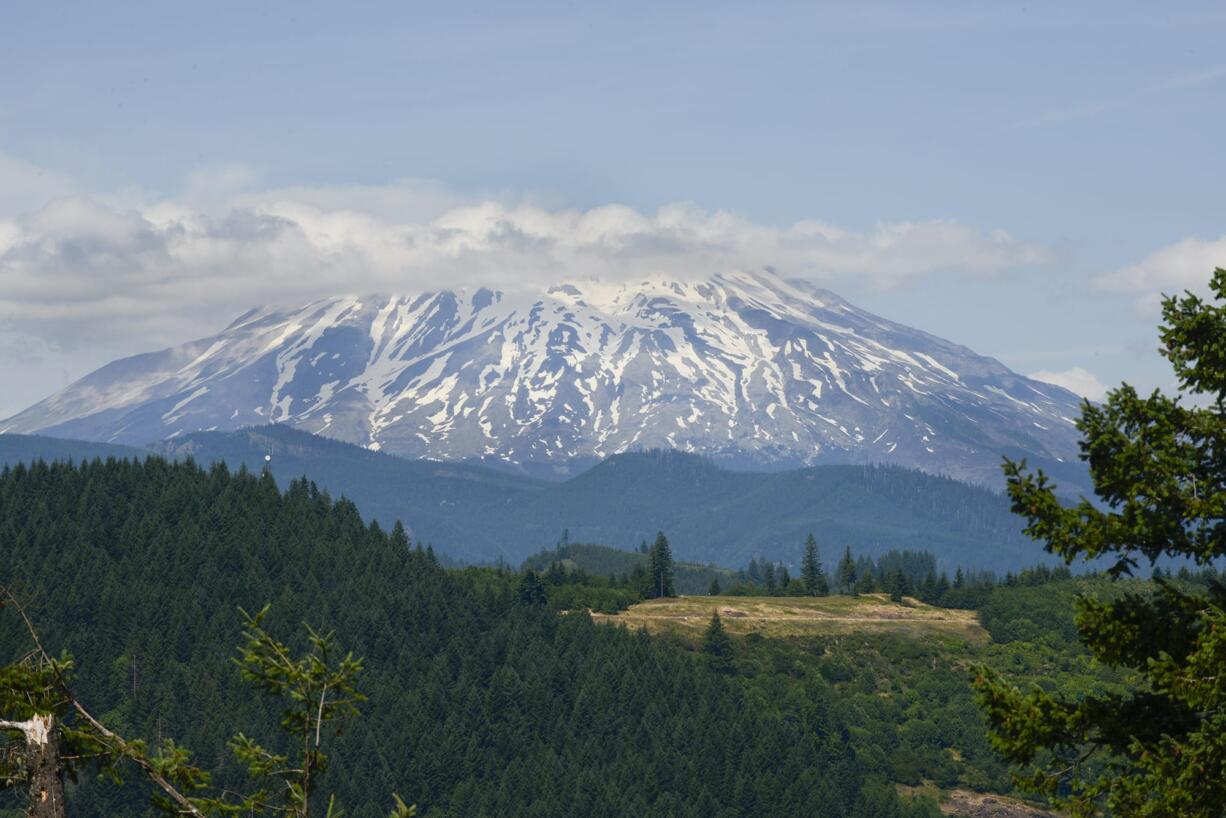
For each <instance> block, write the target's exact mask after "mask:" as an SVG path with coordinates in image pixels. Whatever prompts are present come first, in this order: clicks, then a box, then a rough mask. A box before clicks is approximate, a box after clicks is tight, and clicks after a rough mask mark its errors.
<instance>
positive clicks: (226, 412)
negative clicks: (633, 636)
mask: <svg viewBox="0 0 1226 818" xmlns="http://www.w3.org/2000/svg"><path fill="white" fill-rule="evenodd" d="M1078 403H1079V401H1078V398H1077V397H1076V396H1075V395H1073V394H1072V393H1071V392H1068V391H1066V390H1064V389H1061V388H1059V387H1056V386H1052V385H1050V384H1046V383H1040V382H1037V381H1034V380H1030V379H1028V378H1025V377H1022V376H1020V375H1017V374H1015V373H1013V372H1011V371H1010V370H1009V369H1007V368H1006V367H1005V366H1003V365H1002V364H1000V363H999V362H997V361H995V360H993V359H991V358H986V357H983V356H980V355H976V354H975V353H974V352H972V351H971V350H969V349H967V348H965V347H962V346H959V345H957V344H953V343H950V342H948V341H944V340H942V339H940V338H937V337H934V336H932V335H929V334H927V333H924V332H921V331H918V330H914V329H910V328H908V327H904V326H901V325H899V324H895V323H892V322H890V321H886V320H884V319H881V318H878V317H876V316H874V315H871V314H869V313H867V312H865V311H863V310H860V309H858V308H856V307H854V306H852V305H851V304H849V303H847V302H846V301H844V300H843V299H841V298H839V297H838V296H836V295H834V294H833V293H830V292H828V291H825V290H821V289H817V288H815V287H812V286H810V285H808V284H804V283H798V282H792V281H785V280H783V279H781V278H779V277H778V276H776V275H774V274H773V273H771V272H756V273H737V274H729V275H717V276H714V277H711V278H709V279H707V280H704V281H699V282H683V281H670V280H665V279H661V278H653V279H648V280H645V281H639V282H634V283H629V284H607V283H591V282H575V283H568V284H560V285H555V286H553V287H550V288H549V289H548V290H546V291H544V292H498V291H493V290H490V289H485V288H481V289H475V290H455V291H453V290H443V291H438V292H429V293H422V294H418V295H400V296H368V297H337V298H328V299H324V300H321V301H316V302H313V303H311V304H308V305H306V306H303V307H299V308H296V309H272V308H261V309H256V310H252V311H250V312H248V313H246V314H245V315H243V316H241V317H240V318H239V319H237V320H236V321H235V322H234V323H233V324H231V325H230V326H229V327H227V328H226V329H225V330H223V331H222V332H221V333H219V334H218V335H215V336H213V337H211V338H205V339H202V340H199V341H193V342H190V343H186V344H182V345H180V346H177V347H173V348H170V349H166V350H162V351H160V352H152V353H148V354H144V355H137V356H134V357H131V358H126V359H123V360H120V361H116V362H114V363H111V364H109V365H107V366H105V367H103V368H101V369H99V370H97V371H95V372H94V373H92V374H90V375H88V376H86V377H84V378H82V379H81V380H79V381H77V382H76V383H74V384H72V385H70V386H69V387H67V388H65V389H64V390H63V391H61V392H59V393H58V394H56V395H53V396H52V397H50V398H47V399H46V400H44V401H42V402H41V403H38V404H36V405H35V406H33V407H30V408H29V409H27V410H25V411H23V412H21V413H20V414H18V415H16V416H14V417H12V418H10V419H8V420H7V421H0V432H5V431H7V432H24V433H30V432H41V433H45V434H54V435H58V436H63V437H74V438H80V439H86V440H98V441H107V442H116V443H132V444H138V445H143V444H148V443H151V442H153V441H156V440H159V439H164V438H170V437H174V436H177V435H182V434H186V433H190V432H194V431H198V430H214V429H215V430H231V429H237V428H241V427H245V426H251V425H255V424H262V423H270V422H277V423H285V424H290V425H293V426H296V427H298V428H301V429H304V430H306V431H310V432H314V433H318V434H323V435H327V436H330V437H335V438H339V439H341V440H345V441H349V442H353V443H358V444H360V445H363V446H367V447H369V448H372V449H380V450H383V451H387V452H391V453H396V454H400V455H405V456H409V457H427V458H435V459H440V460H482V461H487V462H491V463H503V464H508V465H514V466H517V467H519V468H523V469H527V470H534V469H535V470H540V469H542V468H543V469H546V470H548V469H558V470H565V469H566V468H569V467H571V465H572V464H575V463H576V462H579V463H583V462H591V461H594V460H596V459H598V458H602V457H605V456H608V455H610V454H615V453H618V452H622V451H627V450H633V449H644V448H651V447H661V448H675V449H680V450H684V451H694V452H700V453H703V454H705V455H707V456H709V457H711V458H713V459H715V460H716V461H718V462H723V463H725V464H727V465H731V466H737V467H744V468H783V467H788V466H796V465H804V464H812V463H818V462H825V463H837V462H858V463H866V462H886V463H896V464H900V465H906V466H912V467H917V468H920V469H923V470H925V471H929V472H933V473H941V474H946V475H949V476H953V477H958V478H962V479H967V480H971V481H973V482H982V483H991V484H993V485H996V484H998V483H999V479H1000V478H999V462H1000V456H1001V455H1002V454H1009V455H1013V456H1017V455H1024V456H1028V457H1030V458H1031V460H1032V462H1037V463H1039V464H1041V465H1047V466H1050V467H1055V471H1057V473H1059V472H1060V471H1061V464H1069V466H1071V465H1072V464H1073V463H1074V462H1075V461H1076V454H1077V443H1076V441H1077V432H1076V430H1075V428H1074V426H1073V421H1072V418H1074V417H1075V416H1076V415H1077V414H1078ZM1070 473H1072V470H1071V469H1070Z"/></svg>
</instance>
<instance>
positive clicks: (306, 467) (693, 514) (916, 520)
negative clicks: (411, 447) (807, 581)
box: [0, 426, 1030, 593]
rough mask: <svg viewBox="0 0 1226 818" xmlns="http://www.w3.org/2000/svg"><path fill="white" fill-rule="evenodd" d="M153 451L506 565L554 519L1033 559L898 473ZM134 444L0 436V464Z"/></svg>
mask: <svg viewBox="0 0 1226 818" xmlns="http://www.w3.org/2000/svg"><path fill="white" fill-rule="evenodd" d="M162 448H163V450H164V451H165V452H166V453H167V454H168V455H173V456H177V457H181V458H186V457H193V458H195V460H196V462H198V463H201V464H204V465H205V466H208V465H209V464H211V463H214V462H219V461H224V462H226V463H228V464H229V466H230V468H232V469H237V468H238V467H239V466H240V465H244V464H245V465H246V466H247V467H248V468H249V469H250V470H251V471H253V472H255V473H257V474H258V473H259V472H260V471H262V470H263V469H264V468H265V466H266V464H265V462H264V457H265V455H266V454H269V453H271V454H272V461H271V462H270V463H268V464H267V466H268V469H269V471H270V473H271V474H272V475H273V477H275V478H276V481H277V484H278V485H280V486H281V487H282V488H284V487H286V486H288V485H289V483H290V481H292V480H294V479H296V478H301V477H303V476H304V475H306V476H308V477H309V478H310V479H311V480H312V481H313V482H314V483H315V484H317V485H318V486H319V487H320V488H321V489H324V490H327V491H329V492H331V493H332V495H333V496H337V497H339V496H344V497H347V498H349V499H350V500H352V501H353V502H354V503H356V505H357V506H358V508H359V509H360V510H361V512H362V515H363V517H364V518H365V519H367V520H371V519H375V520H378V521H379V522H380V524H382V525H383V526H384V527H385V528H390V527H391V525H392V524H393V523H394V522H395V521H396V520H398V519H402V520H407V521H411V522H412V525H413V529H414V537H416V538H421V539H422V540H425V541H429V542H432V543H434V544H435V546H436V547H439V548H440V549H441V550H442V552H443V553H444V554H447V555H449V556H450V557H453V558H457V559H463V560H468V561H470V562H481V561H492V560H494V559H495V558H497V556H498V555H500V554H501V555H504V556H505V557H507V558H508V559H510V560H513V561H516V562H517V561H518V560H520V559H522V558H524V557H527V556H528V555H529V554H532V553H534V552H536V551H538V550H540V549H541V548H543V547H546V546H551V545H553V544H554V541H555V539H556V537H557V532H559V531H561V530H562V529H563V528H566V529H568V530H569V533H570V540H571V542H597V543H607V544H610V545H614V546H618V547H621V548H625V549H628V550H629V549H633V547H634V546H636V545H637V544H638V542H639V541H640V540H641V539H646V538H650V537H652V536H654V533H655V529H656V528H662V529H663V530H665V531H666V532H668V535H669V539H670V542H671V544H672V547H673V551H674V556H675V557H676V558H678V559H686V560H691V561H695V562H700V563H706V562H716V563H719V564H722V565H743V564H744V563H745V562H747V561H748V560H749V558H750V557H751V556H753V555H754V554H760V555H764V556H766V557H767V558H768V559H770V560H772V561H775V562H781V561H782V562H785V563H787V564H789V565H798V564H799V563H800V558H801V544H802V543H803V542H804V539H805V535H806V533H807V532H815V533H816V534H817V535H818V537H820V538H821V539H822V541H823V542H836V543H846V544H849V545H851V547H852V548H853V550H854V551H855V552H856V553H857V554H866V555H867V554H873V555H877V554H881V553H883V552H884V551H887V550H889V549H891V548H894V549H903V548H912V549H924V550H928V551H932V552H934V553H937V554H939V555H940V556H941V559H942V561H943V562H947V563H948V564H950V565H964V566H969V567H973V568H976V569H994V570H1002V571H1003V570H1006V569H1010V568H1012V569H1016V568H1019V567H1021V566H1022V565H1024V564H1028V563H1029V562H1030V560H1029V559H1028V558H1024V557H1022V556H1021V555H1022V554H1024V551H1023V548H1024V546H1025V544H1026V540H1025V538H1024V537H1023V536H1022V535H1021V534H1020V533H1019V532H1018V530H1017V525H1016V521H1015V518H1013V516H1012V515H1011V514H1010V513H1009V507H1008V503H1007V502H1006V501H1005V500H1004V498H1002V497H1001V496H1000V495H999V494H996V493H994V492H991V491H987V490H985V489H982V488H976V487H972V486H968V485H966V484H965V483H960V482H958V481H956V480H952V479H948V478H942V477H935V476H932V475H928V474H924V473H922V472H918V471H913V470H908V469H903V468H898V467H887V466H853V465H830V466H814V467H811V468H805V469H793V470H787V471H782V472H772V473H752V472H735V471H729V470H727V469H722V468H719V467H718V466H716V465H714V464H712V463H711V462H709V461H707V460H704V459H703V458H701V457H699V456H697V455H689V454H685V453H680V452H638V453H626V454H623V455H616V456H614V457H611V458H609V459H608V460H607V461H605V462H603V463H600V464H598V465H596V466H595V467H593V468H591V469H589V470H587V471H585V472H583V473H581V474H578V475H577V476H575V477H572V478H570V479H568V480H566V481H563V482H559V483H554V482H547V481H542V480H535V479H532V478H527V477H524V476H522V475H513V474H507V473H503V472H499V471H495V470H492V469H488V468H483V467H480V466H474V465H468V464H462V463H438V462H433V461H414V460H406V459H404V458H399V457H394V456H391V455H387V454H384V453H380V452H372V451H369V450H367V449H363V448H362V447H360V446H352V445H349V444H346V443H342V442H340V441H336V440H330V439H328V438H323V437H318V436H313V435H309V434H307V433H305V432H300V431H297V430H295V429H292V428H289V427H286V426H261V427H257V428H253V429H244V430H239V431H236V432H197V433H194V434H190V435H186V436H184V437H182V438H176V439H175V440H173V441H168V442H165V443H164V444H162ZM143 454H144V453H142V452H140V451H139V450H134V449H127V448H123V447H107V446H105V445H104V444H84V443H79V442H77V441H62V440H59V441H57V440H53V439H48V438H37V439H36V438H28V437H23V436H19V435H0V463H6V462H8V463H12V462H15V461H16V460H24V461H26V462H30V461H32V460H34V459H37V458H39V457H42V458H44V459H48V460H50V459H53V458H54V459H65V458H68V457H72V458H74V459H76V460H78V461H80V460H82V459H92V458H94V457H98V456H100V457H103V458H105V457H107V456H110V455H115V456H116V457H122V456H130V457H131V456H135V457H140V456H143ZM542 568H543V566H540V567H538V570H541V569H542ZM589 570H596V572H597V573H602V574H607V573H608V571H604V570H597V569H589ZM617 570H618V573H624V572H626V571H628V570H629V569H628V568H627V569H617ZM680 580H681V576H680V575H679V576H678V581H679V582H680ZM709 582H710V577H708V578H707V579H705V580H703V582H702V584H701V586H699V587H698V588H695V589H691V590H682V588H681V586H680V585H679V586H678V591H679V592H680V593H699V592H701V590H702V589H705V587H706V585H707V584H708V583H709Z"/></svg>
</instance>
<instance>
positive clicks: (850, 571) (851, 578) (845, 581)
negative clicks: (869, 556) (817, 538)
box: [839, 546, 856, 594]
mask: <svg viewBox="0 0 1226 818" xmlns="http://www.w3.org/2000/svg"><path fill="white" fill-rule="evenodd" d="M839 588H841V589H842V591H843V593H845V594H854V593H855V592H856V561H855V560H853V559H852V558H851V546H847V548H846V549H845V550H844V551H843V559H841V560H839Z"/></svg>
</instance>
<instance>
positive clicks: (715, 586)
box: [707, 577, 722, 596]
mask: <svg viewBox="0 0 1226 818" xmlns="http://www.w3.org/2000/svg"><path fill="white" fill-rule="evenodd" d="M721 590H722V589H721V588H720V587H719V577H715V578H714V579H712V580H711V587H710V588H709V589H707V593H708V594H709V595H710V596H719V594H720V591H721Z"/></svg>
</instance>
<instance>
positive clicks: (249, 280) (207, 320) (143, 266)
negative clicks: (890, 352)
mask: <svg viewBox="0 0 1226 818" xmlns="http://www.w3.org/2000/svg"><path fill="white" fill-rule="evenodd" d="M248 181H249V178H248V176H246V175H244V174H243V173H242V172H241V170H239V169H233V168H223V169H221V170H220V171H218V172H216V173H213V174H201V175H196V176H193V178H192V180H191V184H190V185H189V187H188V190H187V191H186V192H185V193H184V195H183V196H182V197H180V198H177V199H170V200H158V201H144V202H136V201H130V200H124V199H122V198H120V197H90V196H82V195H68V196H60V197H59V198H52V199H51V200H50V201H47V202H45V203H40V204H39V206H37V207H35V208H33V209H31V210H30V211H28V212H25V213H23V214H21V215H18V216H14V217H11V218H8V219H5V220H0V320H2V321H4V322H5V323H6V324H8V325H9V326H10V327H15V328H17V329H18V330H20V331H22V332H26V333H30V334H33V335H38V336H43V337H54V338H56V339H57V340H58V341H59V342H60V343H63V344H65V345H67V346H71V345H72V344H73V343H78V344H99V343H101V344H116V345H118V346H132V347H134V348H139V349H145V348H151V347H153V346H156V345H164V344H170V343H174V342H178V341H183V340H186V339H187V338H188V337H193V336H199V335H202V334H206V333H208V332H212V331H215V330H217V329H218V328H219V327H221V326H224V324H225V323H226V322H228V321H229V320H230V319H231V318H232V317H233V316H234V315H236V314H238V313H239V312H242V311H244V310H245V309H247V308H248V307H250V306H252V305H255V304H267V303H291V304H292V303H296V302H301V301H304V300H307V299H310V298H315V297H319V296H324V295H333V294H336V293H340V292H358V293H361V292H411V291H417V290H428V289H438V288H443V287H455V286H464V285H478V284H480V285H493V286H499V287H504V288H515V287H517V286H535V285H540V284H543V283H547V282H552V281H556V280H559V279H569V278H600V279H624V278H630V277H635V276H642V275H667V276H674V277H678V278H691V277H701V276H707V275H710V274H712V273H716V272H724V271H728V270H734V269H756V268H761V267H764V266H772V267H775V268H776V269H778V270H779V271H780V272H782V273H783V274H784V275H788V276H798V277H806V278H810V279H815V280H821V281H824V282H826V283H828V284H830V285H831V286H833V287H835V288H837V287H838V286H839V282H840V280H843V281H844V282H845V281H846V280H848V279H854V280H855V281H856V282H857V284H859V285H863V284H866V283H867V284H869V285H870V286H875V287H892V286H897V285H900V284H904V283H907V282H909V281H912V280H915V279H917V278H920V277H923V276H928V275H933V274H958V275H970V276H980V275H991V274H994V273H997V272H1000V271H1002V270H1006V269H1010V268H1017V267H1025V266H1030V265H1036V264H1043V263H1046V262H1049V261H1050V260H1051V258H1052V253H1051V252H1050V251H1049V250H1048V249H1047V248H1045V247H1043V246H1041V245H1038V244H1034V243H1030V242H1026V241H1022V240H1019V239H1017V238H1015V237H1013V236H1012V235H1010V234H1009V233H1007V232H1005V231H1003V230H993V231H988V232H984V231H981V230H978V229H976V228H973V227H970V226H967V225H964V224H961V223H958V222H954V221H944V220H932V221H915V222H897V223H888V224H880V225H878V226H877V227H875V228H874V229H872V230H869V231H853V230H847V229H843V228H839V227H836V226H833V225H830V224H827V223H824V222H820V221H816V220H804V221H799V222H796V223H795V224H792V225H790V226H784V227H777V226H771V225H764V224H759V223H755V222H753V221H751V220H749V219H746V218H744V217H742V216H738V215H736V214H733V213H729V212H726V211H708V210H703V209H701V208H698V207H695V206H693V205H690V204H684V203H679V204H669V205H665V206H663V207H661V208H659V209H657V210H656V211H655V212H650V213H646V212H640V211H638V210H635V209H633V208H630V207H627V206H624V205H619V204H609V205H604V206H600V207H594V208H590V209H586V210H580V209H549V208H546V207H542V206H539V205H534V204H531V203H525V202H515V201H506V200H498V199H496V198H488V199H476V200H465V199H464V198H463V197H460V196H458V195H456V194H453V193H450V192H448V191H446V190H444V189H443V188H441V187H440V186H437V185H432V184H430V183H422V182H416V181H405V182H397V183H393V184H389V185H387V186H382V187H380V186H337V187H316V188H307V187H299V188H285V189H271V190H265V191H250V190H243V189H242V188H243V186H244V185H245V184H247V183H248Z"/></svg>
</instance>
